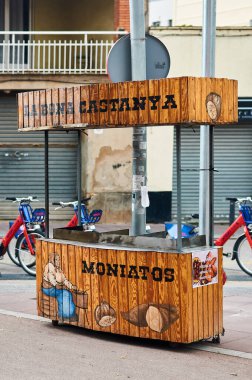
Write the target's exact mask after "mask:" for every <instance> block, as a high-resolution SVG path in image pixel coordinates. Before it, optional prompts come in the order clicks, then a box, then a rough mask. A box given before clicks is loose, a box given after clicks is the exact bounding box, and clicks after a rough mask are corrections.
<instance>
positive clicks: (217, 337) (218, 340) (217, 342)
mask: <svg viewBox="0 0 252 380" xmlns="http://www.w3.org/2000/svg"><path fill="white" fill-rule="evenodd" d="M212 343H215V344H219V343H220V336H219V335H216V336H214V337H213V339H212Z"/></svg>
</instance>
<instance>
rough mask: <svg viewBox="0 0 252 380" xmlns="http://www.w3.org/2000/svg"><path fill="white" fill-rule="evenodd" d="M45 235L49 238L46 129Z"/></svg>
mask: <svg viewBox="0 0 252 380" xmlns="http://www.w3.org/2000/svg"><path fill="white" fill-rule="evenodd" d="M45 211H46V213H45V237H46V238H49V151H48V131H45Z"/></svg>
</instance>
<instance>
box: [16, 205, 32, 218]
mask: <svg viewBox="0 0 252 380" xmlns="http://www.w3.org/2000/svg"><path fill="white" fill-rule="evenodd" d="M19 209H20V210H21V212H22V215H23V219H24V222H25V223H31V222H32V213H33V210H32V208H31V206H30V205H29V204H22V205H21V206H20V208H19Z"/></svg>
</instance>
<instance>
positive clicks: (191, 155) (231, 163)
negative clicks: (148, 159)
mask: <svg viewBox="0 0 252 380" xmlns="http://www.w3.org/2000/svg"><path fill="white" fill-rule="evenodd" d="M174 135H175V133H174ZM175 139H176V137H175V138H174V160H173V162H174V165H173V193H172V198H173V200H172V214H173V215H174V217H175V216H176V166H175V165H176V144H175ZM181 140H182V142H181V154H182V213H183V216H190V215H191V214H192V213H198V210H199V157H200V128H199V127H196V128H194V129H192V128H188V127H183V128H182V131H181ZM214 163H215V164H214V167H215V169H216V170H218V171H217V172H215V174H214V216H215V220H217V219H228V216H229V202H228V201H226V197H247V196H251V195H252V169H251V163H252V127H251V126H222V127H216V128H215V129H214Z"/></svg>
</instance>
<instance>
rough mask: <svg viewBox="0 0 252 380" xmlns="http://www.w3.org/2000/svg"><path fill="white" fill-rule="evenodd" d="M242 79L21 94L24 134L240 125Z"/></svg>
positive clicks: (96, 86)
mask: <svg viewBox="0 0 252 380" xmlns="http://www.w3.org/2000/svg"><path fill="white" fill-rule="evenodd" d="M237 99H238V93H237V81H235V80H230V79H223V78H195V77H180V78H169V79H168V78H166V79H159V80H146V81H135V82H122V83H101V84H92V85H85V86H79V87H67V88H54V89H48V90H40V91H31V92H25V93H19V94H18V128H19V130H20V131H29V130H32V131H34V130H47V129H56V128H58V129H60V128H65V129H78V128H92V127H93V128H111V127H130V126H135V125H145V126H148V125H169V124H170V125H174V124H188V125H193V124H195V125H197V124H198V125H200V124H213V125H222V124H231V123H236V122H237V121H238V104H237Z"/></svg>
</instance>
